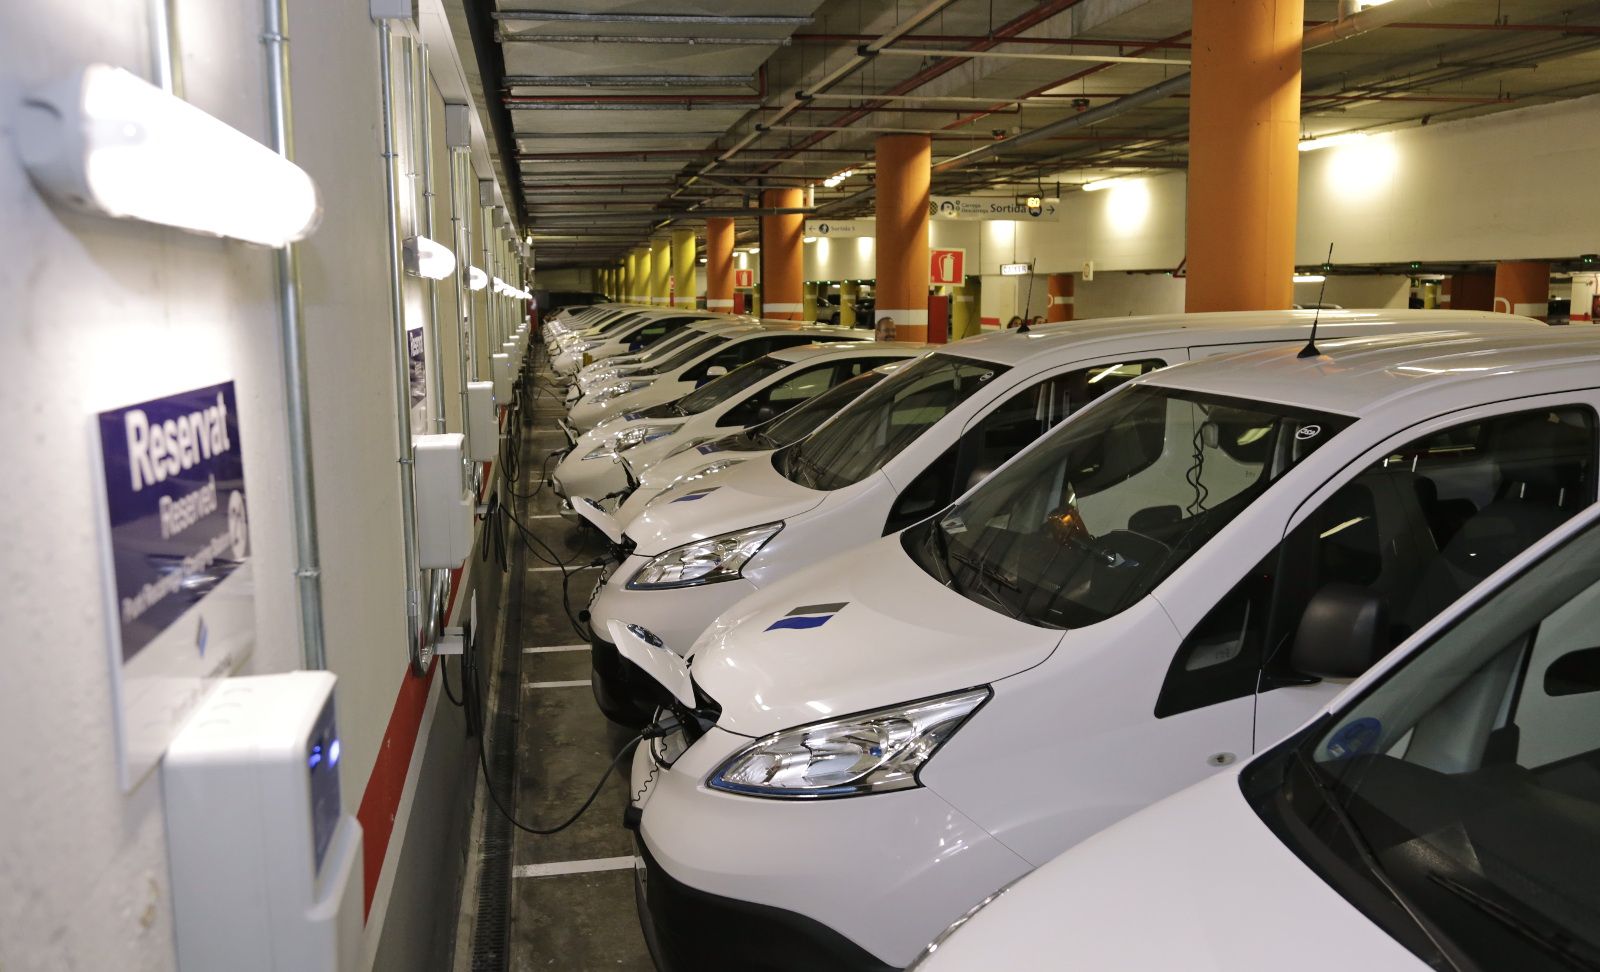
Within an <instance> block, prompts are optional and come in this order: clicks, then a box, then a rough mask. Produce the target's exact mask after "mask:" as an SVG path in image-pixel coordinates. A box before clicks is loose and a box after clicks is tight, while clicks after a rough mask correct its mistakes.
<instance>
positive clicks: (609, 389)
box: [592, 381, 650, 405]
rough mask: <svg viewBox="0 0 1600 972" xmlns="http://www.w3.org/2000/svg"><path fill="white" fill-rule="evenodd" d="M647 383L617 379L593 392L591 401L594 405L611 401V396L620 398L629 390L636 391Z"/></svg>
mask: <svg viewBox="0 0 1600 972" xmlns="http://www.w3.org/2000/svg"><path fill="white" fill-rule="evenodd" d="M648 384H650V383H649V382H648V381H619V382H617V383H616V384H615V385H607V386H606V387H604V388H602V389H600V390H599V391H597V392H595V393H594V398H593V399H592V401H593V402H594V403H595V404H596V405H600V404H603V403H605V402H609V401H611V400H612V399H613V398H621V397H622V396H623V395H626V394H628V393H629V392H636V391H638V390H639V389H641V388H643V387H644V386H646V385H648Z"/></svg>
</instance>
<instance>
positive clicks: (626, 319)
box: [583, 312, 647, 338]
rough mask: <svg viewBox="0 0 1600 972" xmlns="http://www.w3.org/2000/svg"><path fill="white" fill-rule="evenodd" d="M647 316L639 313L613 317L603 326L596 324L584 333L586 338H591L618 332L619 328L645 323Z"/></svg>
mask: <svg viewBox="0 0 1600 972" xmlns="http://www.w3.org/2000/svg"><path fill="white" fill-rule="evenodd" d="M646 316H647V315H645V314H643V313H637V312H636V313H633V314H623V315H622V316H620V317H613V318H612V319H611V320H609V321H606V322H604V323H602V324H596V325H595V326H593V327H590V328H586V329H585V330H584V332H583V333H584V336H585V337H591V338H592V337H598V336H599V335H601V334H610V333H612V332H614V331H616V329H617V328H619V327H627V326H628V325H630V324H638V323H639V322H641V321H643V320H644V319H645V317H646Z"/></svg>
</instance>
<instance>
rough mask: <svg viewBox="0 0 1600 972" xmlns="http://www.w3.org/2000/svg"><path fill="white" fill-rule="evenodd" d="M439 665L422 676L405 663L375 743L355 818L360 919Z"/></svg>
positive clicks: (391, 827) (386, 843)
mask: <svg viewBox="0 0 1600 972" xmlns="http://www.w3.org/2000/svg"><path fill="white" fill-rule="evenodd" d="M435 661H436V662H437V657H436V658H435ZM438 668H439V666H438V664H437V663H435V664H433V665H431V666H430V667H429V668H428V674H427V675H425V676H423V677H422V678H417V677H416V676H414V675H412V674H411V669H410V667H409V666H408V667H407V668H406V673H405V678H404V679H403V680H402V681H401V683H400V695H399V697H398V698H396V699H395V701H394V710H393V711H392V712H390V713H389V725H388V727H387V728H385V729H384V730H383V745H382V746H380V747H379V748H378V759H377V761H376V762H374V763H373V764H372V775H371V776H369V777H367V789H366V792H365V793H363V794H361V807H360V809H358V810H357V811H356V819H357V820H359V821H360V822H361V855H362V862H361V863H362V872H363V873H362V879H363V886H364V893H363V898H364V904H363V908H362V917H363V920H365V917H366V915H367V913H369V912H371V911H372V893H373V891H374V890H376V888H377V887H378V875H379V873H381V872H382V871H383V857H384V854H385V853H387V852H388V850H389V837H390V836H391V835H392V834H393V833H394V817H395V813H396V811H398V809H399V807H400V793H401V791H402V790H404V789H405V786H406V771H407V770H409V769H410V768H411V753H412V751H413V750H414V749H416V746H417V732H418V730H419V729H421V728H422V710H423V709H424V708H426V707H427V705H428V689H429V688H430V687H431V686H432V685H433V673H434V672H435V671H437V670H438Z"/></svg>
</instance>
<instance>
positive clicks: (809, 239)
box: [800, 236, 817, 243]
mask: <svg viewBox="0 0 1600 972" xmlns="http://www.w3.org/2000/svg"><path fill="white" fill-rule="evenodd" d="M800 242H802V243H815V242H817V238H816V237H815V236H802V237H800Z"/></svg>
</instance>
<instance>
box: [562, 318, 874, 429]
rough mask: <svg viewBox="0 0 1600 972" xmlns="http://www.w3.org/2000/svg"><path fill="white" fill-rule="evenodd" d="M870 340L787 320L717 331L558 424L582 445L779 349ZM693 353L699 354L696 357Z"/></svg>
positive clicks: (595, 394) (594, 397)
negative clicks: (607, 426)
mask: <svg viewBox="0 0 1600 972" xmlns="http://www.w3.org/2000/svg"><path fill="white" fill-rule="evenodd" d="M871 339H872V335H871V334H862V333H861V332H860V331H856V330H853V329H851V328H842V327H830V326H826V325H805V324H791V323H787V322H785V323H776V324H752V325H750V326H749V327H748V328H735V329H731V330H724V331H715V332H713V333H712V334H710V335H708V337H706V338H702V339H701V340H700V341H699V342H696V343H695V344H692V345H689V346H687V347H684V348H682V349H681V350H680V351H679V352H678V353H677V354H675V355H673V356H672V357H671V358H669V359H668V360H666V361H664V362H662V363H661V364H659V365H656V366H655V367H653V368H651V369H649V370H648V371H646V372H641V373H638V374H632V375H627V376H623V377H619V378H618V379H617V380H616V381H615V382H614V383H613V384H610V385H602V386H601V387H599V388H596V389H594V390H593V391H591V392H589V393H588V394H586V395H584V397H583V398H581V399H579V400H578V402H577V404H575V405H573V406H572V411H570V412H568V413H567V416H566V418H563V419H559V420H558V422H559V424H560V425H561V427H562V429H563V430H564V431H566V433H567V440H568V441H569V442H577V441H578V436H579V435H581V434H583V433H584V432H587V431H589V430H590V429H592V428H594V427H595V426H596V425H599V424H600V423H601V422H604V421H605V420H606V419H609V418H614V417H617V416H621V415H625V414H627V413H629V412H639V411H643V410H644V409H647V408H651V407H653V406H656V405H665V404H666V403H667V402H674V401H677V400H678V399H680V398H682V397H683V396H685V395H687V394H689V393H690V392H692V391H694V390H695V389H696V388H699V387H700V386H701V385H703V384H705V383H706V382H708V381H710V380H711V379H713V378H717V377H720V376H722V375H725V374H727V373H728V372H730V371H732V370H733V369H735V368H737V367H739V366H740V365H742V364H744V363H745V362H747V361H754V360H756V359H757V358H760V357H762V356H764V355H767V354H770V353H771V352H773V351H777V350H778V349H780V348H792V347H794V346H795V345H798V344H812V343H819V342H828V341H870V340H871ZM692 350H693V351H697V352H698V353H694V354H691V351H692Z"/></svg>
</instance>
